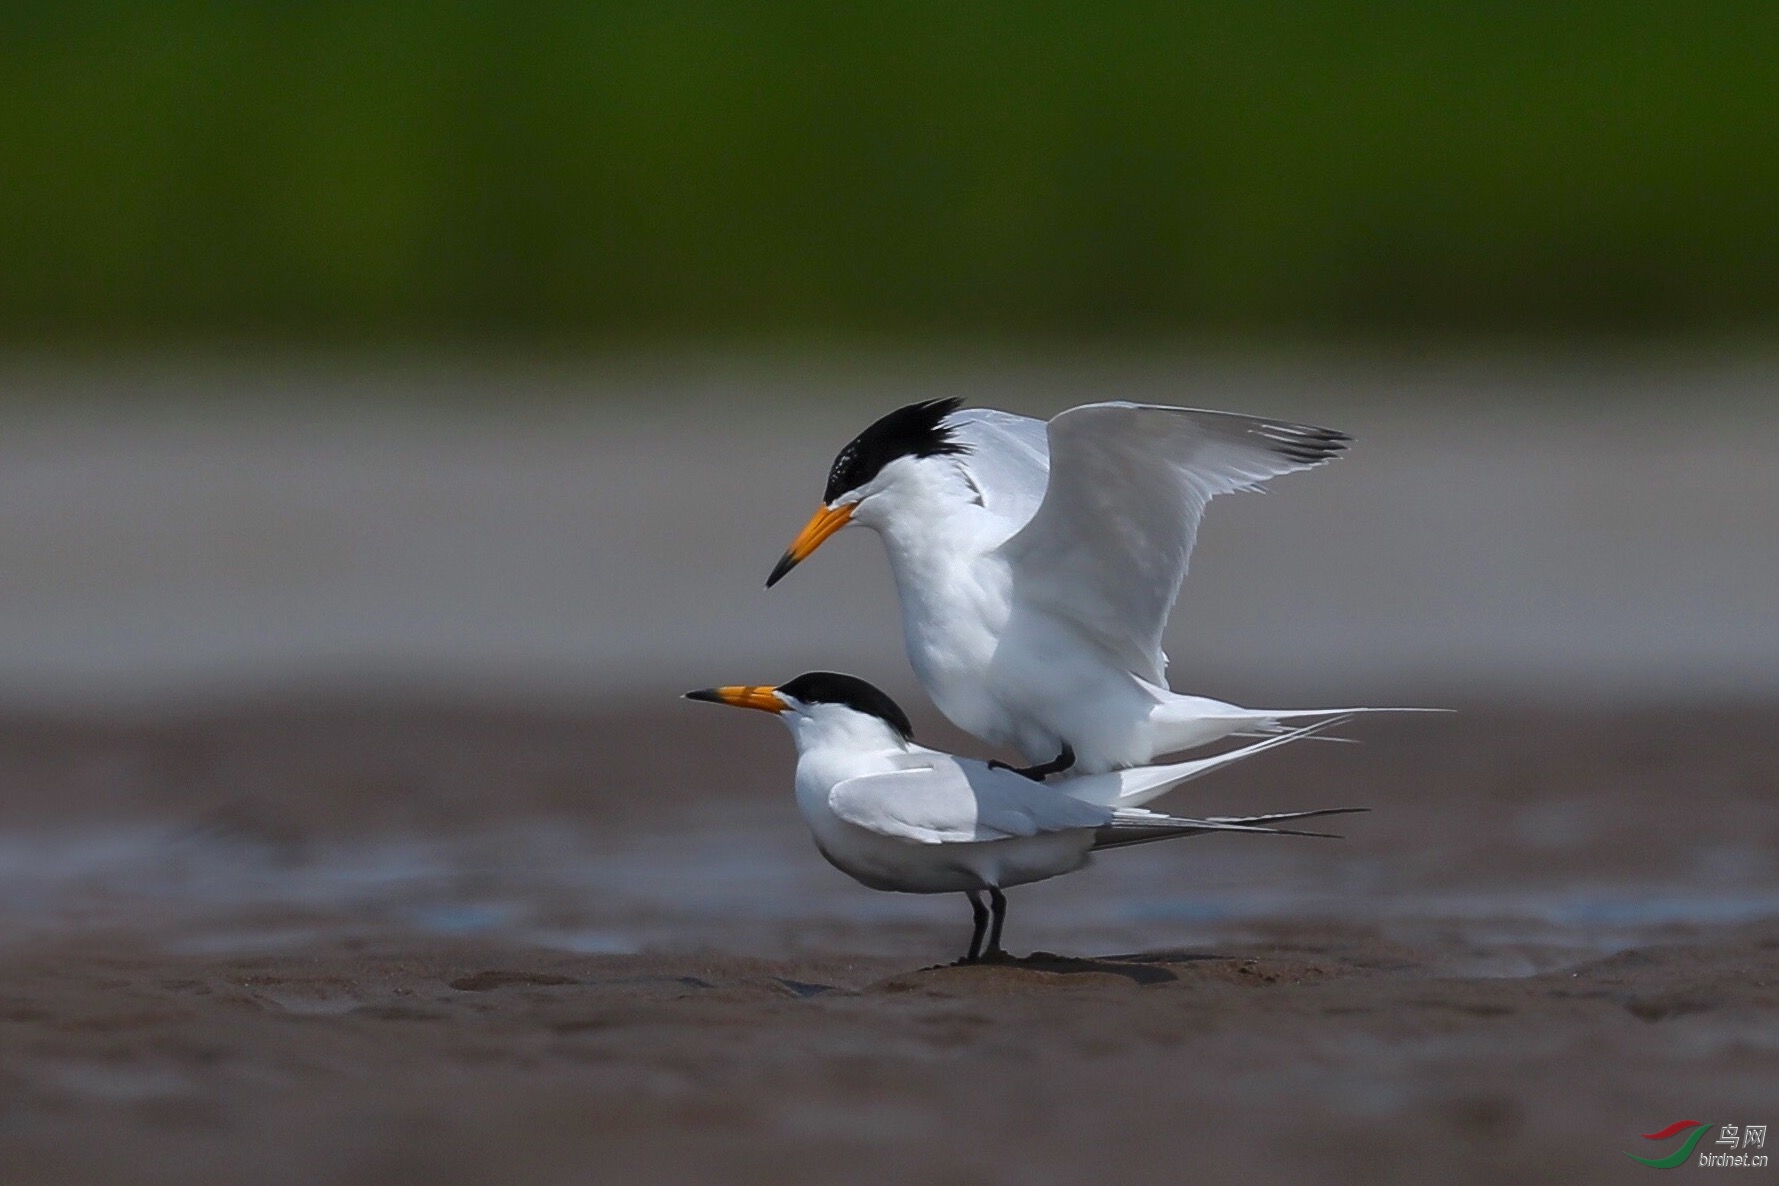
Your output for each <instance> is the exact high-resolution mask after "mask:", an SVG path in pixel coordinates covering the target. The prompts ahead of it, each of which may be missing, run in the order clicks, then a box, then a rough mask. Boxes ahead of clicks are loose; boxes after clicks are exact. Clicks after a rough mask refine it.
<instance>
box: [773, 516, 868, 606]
mask: <svg viewBox="0 0 1779 1186" xmlns="http://www.w3.org/2000/svg"><path fill="white" fill-rule="evenodd" d="M852 508H853V504H852V503H843V504H841V505H840V506H837V507H829V506H824V507H818V508H816V512H815V514H813V515H811V516H810V517H809V522H807V523H805V524H804V525H803V530H802V531H799V532H798V533H797V538H796V539H794V540H792V541H791V546H790V547H788V548H786V549H785V554H784V555H783V556H780V557H779V558H778V565H777V567H775V568H774V569H773V570H772V575H771V576H769V577H767V578H766V587H767V588H768V589H770V588H772V586H774V585H776V584H778V581H779V578H780V577H782V576H784V574H785V573H787V572H789V571H791V569H793V568H795V567H797V566H798V565H799V564H801V563H803V561H804V560H805V559H807V558H808V556H809V554H810V553H811V552H813V551H815V550H816V549H817V548H819V547H821V546H822V541H823V540H825V539H827V538H828V537H829V536H830V535H833V534H834V533H835V532H836V531H839V530H840V529H841V528H842V527H845V526H846V525H847V524H848V523H850V522H852Z"/></svg>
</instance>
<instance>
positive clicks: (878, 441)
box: [822, 399, 970, 505]
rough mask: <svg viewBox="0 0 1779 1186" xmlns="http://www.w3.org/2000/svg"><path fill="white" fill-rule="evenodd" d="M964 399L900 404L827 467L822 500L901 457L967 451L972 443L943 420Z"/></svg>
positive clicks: (831, 499) (829, 499)
mask: <svg viewBox="0 0 1779 1186" xmlns="http://www.w3.org/2000/svg"><path fill="white" fill-rule="evenodd" d="M963 402H964V401H963V400H961V399H929V400H924V401H922V402H921V403H918V404H909V405H908V406H907V407H905V408H897V409H896V410H895V411H893V412H891V413H890V414H889V415H887V416H885V417H884V418H883V419H881V420H879V421H878V422H877V423H875V424H873V425H872V426H871V427H870V428H867V429H866V430H865V431H864V432H861V433H860V434H859V435H858V436H856V437H854V438H852V440H851V441H849V442H847V446H846V448H844V449H842V450H840V455H839V456H838V457H836V458H834V468H832V469H830V470H829V471H828V488H827V490H826V491H824V492H823V493H822V501H823V502H825V503H828V504H830V505H832V504H833V502H834V500H835V499H836V498H839V497H840V496H841V495H842V494H845V493H846V492H847V491H848V490H857V489H858V488H859V487H860V486H863V485H864V484H865V483H866V482H869V481H870V480H871V479H872V478H875V477H876V476H877V474H878V471H880V470H881V469H883V467H884V466H886V465H888V464H889V463H890V462H892V461H894V460H895V459H896V458H898V457H938V456H941V455H943V454H946V453H968V452H969V451H970V447H969V446H968V445H966V444H964V443H963V442H962V441H959V440H957V439H956V437H955V436H954V435H953V433H952V430H951V429H949V428H947V427H946V426H945V424H944V423H943V422H944V420H945V418H946V417H947V416H949V415H951V414H952V413H953V412H955V411H957V409H958V406H959V405H960V404H962V403H963Z"/></svg>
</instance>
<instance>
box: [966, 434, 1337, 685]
mask: <svg viewBox="0 0 1779 1186" xmlns="http://www.w3.org/2000/svg"><path fill="white" fill-rule="evenodd" d="M1350 439H1351V438H1350V437H1348V436H1346V435H1345V434H1344V433H1339V432H1335V431H1334V430H1332V429H1327V428H1316V427H1313V426H1311V425H1306V424H1288V423H1285V422H1284V421H1280V420H1263V419H1260V418H1258V417H1254V416H1240V415H1236V414H1234V413H1231V412H1204V411H1197V410H1194V409H1191V408H1167V407H1158V406H1154V405H1146V404H1131V403H1103V404H1085V405H1083V406H1081V407H1078V408H1070V409H1069V410H1068V411H1066V412H1063V413H1062V414H1061V415H1059V416H1057V417H1056V418H1055V419H1053V420H1051V421H1050V425H1049V441H1050V450H1049V458H1050V473H1049V479H1048V482H1047V484H1046V486H1045V490H1044V497H1043V500H1042V502H1041V503H1040V504H1039V506H1038V509H1037V511H1036V513H1035V514H1033V516H1032V518H1031V521H1030V522H1029V523H1027V524H1026V525H1025V526H1024V527H1023V528H1021V529H1020V530H1019V531H1018V532H1017V533H1016V534H1015V535H1013V536H1012V537H1011V538H1010V539H1008V540H1007V541H1006V542H1005V543H1004V544H1002V545H1001V553H1002V554H1003V555H1004V556H1005V557H1006V558H1007V559H1008V561H1009V563H1010V564H1011V566H1012V569H1013V578H1014V587H1013V592H1014V597H1015V598H1016V599H1017V600H1018V602H1019V604H1021V605H1022V606H1023V607H1025V608H1028V609H1032V610H1036V611H1038V612H1042V613H1047V614H1050V615H1052V616H1054V617H1056V618H1059V619H1062V620H1064V621H1066V622H1069V623H1071V624H1072V625H1073V626H1074V627H1075V628H1076V629H1077V630H1079V631H1080V632H1081V633H1082V634H1083V635H1085V636H1086V637H1089V638H1091V639H1093V640H1094V641H1095V642H1097V643H1098V644H1099V645H1101V646H1102V647H1104V648H1105V650H1106V651H1107V653H1109V654H1110V655H1112V656H1113V657H1114V658H1116V659H1117V660H1118V661H1119V662H1120V663H1122V664H1123V665H1124V666H1125V667H1126V668H1127V669H1128V670H1130V671H1131V672H1132V673H1133V674H1135V675H1137V676H1139V677H1141V678H1143V679H1146V680H1148V681H1149V682H1151V683H1155V684H1160V683H1163V682H1164V681H1165V678H1166V677H1165V669H1166V667H1167V659H1166V657H1165V656H1164V655H1163V654H1162V653H1161V634H1162V630H1163V628H1164V627H1165V626H1166V625H1167V618H1168V614H1169V613H1170V612H1171V611H1172V610H1173V607H1174V599H1175V598H1176V597H1177V596H1178V595H1179V591H1180V582H1181V581H1182V580H1184V579H1185V576H1186V564H1187V560H1188V559H1189V558H1190V556H1191V555H1192V545H1193V542H1194V541H1195V540H1196V539H1197V538H1198V522H1199V519H1200V518H1201V517H1203V515H1204V510H1205V504H1206V503H1208V502H1210V500H1211V499H1213V498H1215V497H1216V496H1217V495H1219V494H1226V493H1228V492H1230V491H1232V490H1252V489H1254V488H1255V487H1257V486H1258V485H1259V484H1260V483H1261V482H1264V481H1266V479H1268V478H1272V477H1276V476H1278V475H1279V474H1286V473H1291V472H1292V471H1294V470H1300V469H1310V468H1313V467H1315V466H1318V465H1321V464H1322V463H1323V462H1326V461H1328V460H1329V459H1331V458H1333V457H1335V456H1336V455H1338V454H1339V453H1340V451H1341V450H1342V449H1344V448H1346V445H1347V442H1348V441H1349V440H1350Z"/></svg>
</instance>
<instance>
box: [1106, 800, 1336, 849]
mask: <svg viewBox="0 0 1779 1186" xmlns="http://www.w3.org/2000/svg"><path fill="white" fill-rule="evenodd" d="M1367 810H1369V809H1368V808H1364V807H1324V808H1321V809H1320V810H1317V811H1277V812H1273V813H1271V814H1269V815H1213V816H1207V817H1205V818H1204V819H1190V818H1187V817H1184V816H1174V815H1162V814H1160V813H1158V812H1152V811H1145V810H1143V809H1142V808H1140V807H1139V808H1129V809H1121V810H1119V811H1117V812H1115V813H1114V818H1113V820H1112V822H1111V823H1109V824H1107V825H1105V826H1104V827H1102V828H1100V829H1099V831H1098V834H1097V835H1096V836H1095V838H1094V842H1093V847H1094V849H1095V850H1096V851H1097V850H1100V849H1106V848H1124V847H1127V846H1129V845H1132V844H1147V843H1149V842H1150V841H1152V840H1171V839H1173V838H1174V837H1176V836H1200V835H1204V834H1205V833H1207V832H1247V833H1250V834H1255V835H1261V836H1314V837H1318V838H1320V839H1324V840H1338V839H1340V837H1339V836H1337V835H1335V834H1334V833H1332V832H1306V831H1302V830H1299V829H1296V828H1275V827H1272V826H1271V825H1272V824H1276V823H1281V822H1283V821H1285V820H1297V819H1311V818H1313V817H1315V816H1322V815H1353V814H1355V813H1358V812H1364V811H1367Z"/></svg>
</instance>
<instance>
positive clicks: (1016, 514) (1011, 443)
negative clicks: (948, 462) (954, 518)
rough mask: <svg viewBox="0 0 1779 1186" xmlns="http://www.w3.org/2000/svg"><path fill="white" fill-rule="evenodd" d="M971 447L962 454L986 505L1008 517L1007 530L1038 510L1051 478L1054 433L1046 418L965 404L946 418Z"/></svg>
mask: <svg viewBox="0 0 1779 1186" xmlns="http://www.w3.org/2000/svg"><path fill="white" fill-rule="evenodd" d="M945 423H946V426H947V427H949V428H950V429H951V430H952V432H953V434H954V435H955V436H956V438H957V440H958V441H959V442H960V443H962V444H963V445H964V446H965V447H966V448H968V449H969V452H968V453H966V454H964V456H963V458H962V459H961V464H962V466H963V469H964V472H965V473H966V474H968V475H969V478H970V481H971V483H972V484H973V485H974V486H975V487H976V491H977V493H978V495H979V496H980V497H981V499H982V505H983V506H984V507H985V508H986V509H988V510H989V511H991V512H993V513H994V514H995V515H996V516H997V517H999V518H1001V519H1003V520H1005V521H1006V524H1007V534H1009V535H1011V534H1013V532H1015V531H1018V530H1019V529H1020V528H1021V527H1024V526H1025V525H1026V524H1027V523H1029V522H1031V518H1032V516H1033V515H1034V514H1036V513H1037V510H1038V506H1039V504H1040V503H1042V502H1043V501H1044V487H1045V486H1046V485H1047V484H1048V483H1049V481H1050V437H1049V433H1048V431H1047V428H1046V425H1045V423H1044V421H1042V420H1034V419H1033V418H1032V417H1030V416H1015V415H1014V414H1013V413H1011V412H1001V411H996V410H995V409H993V408H965V409H964V410H963V411H961V412H954V413H952V415H951V416H949V417H948V418H947V419H946V421H945Z"/></svg>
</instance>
